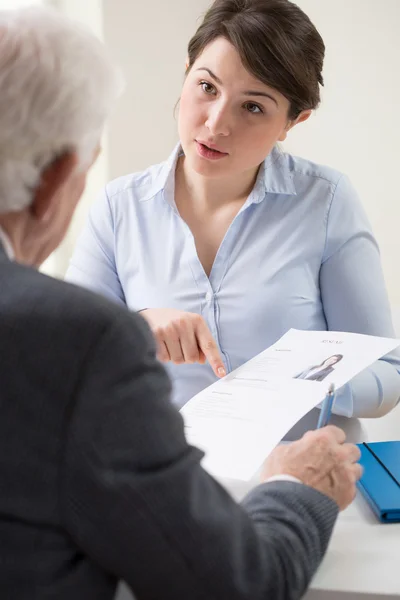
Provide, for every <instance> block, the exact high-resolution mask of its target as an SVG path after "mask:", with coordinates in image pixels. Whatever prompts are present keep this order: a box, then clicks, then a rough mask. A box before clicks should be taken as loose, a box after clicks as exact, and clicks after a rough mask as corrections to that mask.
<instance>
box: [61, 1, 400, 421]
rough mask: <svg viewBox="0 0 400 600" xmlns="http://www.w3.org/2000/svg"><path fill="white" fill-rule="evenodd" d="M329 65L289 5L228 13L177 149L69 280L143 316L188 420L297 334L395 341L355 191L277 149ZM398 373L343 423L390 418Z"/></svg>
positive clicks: (208, 35) (377, 372) (100, 218)
mask: <svg viewBox="0 0 400 600" xmlns="http://www.w3.org/2000/svg"><path fill="white" fill-rule="evenodd" d="M323 59H324V43H323V41H322V39H321V37H320V35H319V33H318V32H317V30H316V29H315V27H314V26H313V25H312V23H311V22H310V20H309V18H308V17H307V16H306V15H305V14H304V13H303V12H302V11H301V10H300V9H299V8H298V7H297V6H296V5H294V4H292V3H291V2H289V1H287V0H217V1H216V2H215V3H214V4H213V5H212V7H211V8H210V10H209V11H208V12H207V14H206V16H205V18H204V21H203V23H202V24H201V25H200V27H199V29H198V31H197V32H196V34H195V35H194V37H193V38H192V39H191V41H190V43H189V47H188V63H187V70H186V78H185V82H184V85H183V89H182V94H181V98H180V106H179V118H178V126H179V137H180V144H179V146H178V147H177V148H176V149H175V150H174V152H173V153H172V155H171V156H170V157H169V159H168V160H167V161H166V162H165V163H162V164H160V165H155V166H152V167H150V168H149V169H147V170H146V171H144V172H143V173H138V174H137V173H136V174H133V175H129V176H126V177H122V178H120V179H117V180H116V181H113V182H112V183H110V184H109V185H108V186H107V187H106V189H105V190H104V192H103V194H102V196H101V198H100V199H99V201H98V203H97V204H96V205H95V206H94V207H93V210H92V212H91V215H90V218H89V222H88V224H87V226H86V229H85V230H84V232H83V234H82V236H81V239H80V241H79V243H78V247H77V249H76V252H75V255H74V257H73V259H72V262H71V266H70V269H69V272H68V275H67V277H68V279H69V280H70V281H74V282H76V283H78V284H81V285H84V286H87V287H89V288H92V289H94V290H96V291H98V292H100V293H103V294H104V295H106V296H108V297H109V298H112V299H114V300H115V301H116V302H120V303H124V304H126V305H127V306H128V307H129V308H131V309H132V310H137V311H142V314H143V317H144V318H145V319H147V321H148V322H149V324H150V326H151V328H152V330H153V332H154V334H155V336H156V339H157V342H158V354H159V357H160V359H161V360H163V361H165V362H167V363H168V365H167V366H168V370H169V373H170V376H171V379H172V381H173V386H174V402H175V403H176V405H177V406H178V407H180V406H182V405H183V404H184V403H185V402H186V401H187V400H188V399H190V398H191V397H192V396H193V395H195V394H196V393H197V392H199V391H200V390H202V389H203V388H205V387H206V386H208V385H210V384H211V383H213V382H214V381H215V380H216V378H217V377H218V376H223V375H224V374H225V373H226V372H230V371H231V370H232V369H235V368H236V367H238V366H239V365H241V364H243V363H244V362H246V361H247V360H249V359H250V358H252V357H253V356H254V355H256V354H257V353H259V352H261V351H262V350H264V349H265V348H266V347H268V346H269V345H270V344H272V343H273V342H275V341H276V340H277V339H278V338H279V337H280V336H281V335H283V334H284V333H285V332H286V331H287V330H288V329H289V328H291V327H294V328H298V329H311V330H327V329H331V330H342V331H353V332H361V333H365V334H372V335H382V336H387V337H392V336H393V329H392V323H391V317H390V309H389V305H388V299H387V295H386V290H385V285H384V280H383V276H382V269H381V265H380V259H379V251H378V248H377V244H376V242H375V240H374V237H373V235H372V233H371V229H370V226H369V223H368V221H367V219H366V216H365V214H364V211H363V209H362V207H361V205H360V203H359V201H358V199H357V196H356V193H355V191H354V189H353V188H352V186H351V184H350V182H349V180H348V179H347V178H346V177H345V176H343V175H341V174H340V173H338V172H336V171H334V170H332V169H330V168H327V167H323V166H320V165H317V164H314V163H311V162H310V161H307V160H304V159H301V158H296V157H293V156H290V155H288V154H284V153H283V152H282V151H281V150H280V149H279V148H278V142H282V141H283V140H285V138H286V136H287V134H288V132H289V131H290V129H292V128H293V127H295V126H297V125H298V124H300V123H302V122H304V121H306V120H307V119H308V118H309V117H310V115H311V114H312V111H313V110H314V109H315V108H316V107H317V106H318V104H319V101H320V89H319V88H320V85H322V83H323V79H322V73H321V72H322V65H323ZM206 359H208V363H207V364H205V361H206ZM399 364H400V363H399V360H398V357H397V356H395V355H391V356H387V357H385V359H384V360H381V361H378V362H377V363H376V364H374V365H373V366H372V368H371V369H368V370H367V371H365V372H364V373H362V374H361V375H360V376H358V377H356V378H355V379H354V380H353V381H352V382H351V384H349V385H347V386H345V387H344V388H343V389H342V390H341V392H340V393H339V394H338V396H337V400H336V404H335V409H336V411H337V412H339V413H341V414H344V415H347V416H351V415H354V416H356V415H357V416H358V415H364V416H367V415H368V416H373V415H380V414H384V413H385V412H387V411H388V410H390V409H391V408H392V407H393V406H394V405H395V404H396V403H397V400H398V398H399V396H400V375H399V373H398V371H397V367H398V366H399Z"/></svg>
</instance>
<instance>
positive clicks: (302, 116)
mask: <svg viewBox="0 0 400 600" xmlns="http://www.w3.org/2000/svg"><path fill="white" fill-rule="evenodd" d="M312 112H313V111H312V110H311V109H310V110H303V111H302V112H301V113H300V114H299V116H298V117H297V118H296V119H293V121H288V124H287V125H286V127H285V129H284V130H283V131H282V133H281V135H280V137H279V142H283V141H284V140H286V137H287V134H288V132H289V131H290V130H291V129H292V128H293V127H294V126H295V125H298V124H299V123H303V122H304V121H307V119H309V118H310V117H311V115H312Z"/></svg>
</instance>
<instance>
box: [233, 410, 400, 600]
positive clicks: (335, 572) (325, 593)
mask: <svg viewBox="0 0 400 600" xmlns="http://www.w3.org/2000/svg"><path fill="white" fill-rule="evenodd" d="M317 415H318V412H317V411H312V412H311V413H309V414H308V415H306V417H304V419H302V421H300V422H299V423H298V424H297V425H296V426H295V427H294V428H293V429H292V430H291V432H290V433H289V434H288V436H287V439H289V440H293V439H297V438H298V437H300V436H301V435H302V433H303V432H305V431H307V430H308V429H314V428H315V425H316V423H317V418H318V416H317ZM331 423H333V424H335V425H338V426H339V427H341V428H342V429H344V430H345V431H346V434H347V438H348V440H349V441H352V442H361V441H371V442H379V441H387V440H396V439H397V440H399V439H400V407H397V408H396V409H395V410H394V411H392V413H390V414H389V415H387V416H385V417H382V418H381V419H360V420H356V419H354V420H348V419H344V418H341V417H333V418H332V419H331ZM225 485H226V487H227V488H228V489H229V491H230V492H231V493H232V495H233V496H234V497H235V498H236V499H238V500H239V499H240V498H241V497H243V495H244V493H245V492H246V491H247V490H246V489H245V488H244V487H243V485H238V484H237V483H235V482H229V483H228V482H225ZM378 598H379V599H382V600H383V599H384V600H394V599H395V598H396V599H399V598H400V523H399V524H398V525H397V524H390V525H383V524H380V523H379V522H378V521H377V519H376V518H375V516H374V514H373V513H372V511H371V509H370V508H369V506H368V505H367V504H366V502H365V500H364V498H363V497H362V496H361V495H360V494H358V495H357V498H356V499H355V501H354V502H353V504H352V505H351V506H349V508H348V509H347V510H345V511H344V512H343V513H341V514H340V516H339V519H338V521H337V524H336V526H335V529H334V532H333V536H332V539H331V542H330V545H329V548H328V552H327V554H326V556H325V558H324V560H323V562H322V564H321V566H320V568H319V569H318V572H317V573H316V576H315V578H314V580H313V582H312V584H311V587H310V590H309V592H308V593H307V594H306V596H305V597H304V600H378Z"/></svg>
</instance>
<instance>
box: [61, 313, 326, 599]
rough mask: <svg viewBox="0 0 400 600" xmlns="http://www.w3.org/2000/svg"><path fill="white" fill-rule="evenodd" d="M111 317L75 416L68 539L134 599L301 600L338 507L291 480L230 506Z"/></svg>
mask: <svg viewBox="0 0 400 600" xmlns="http://www.w3.org/2000/svg"><path fill="white" fill-rule="evenodd" d="M116 312H118V315H119V316H118V317H115V318H114V319H113V323H112V324H109V325H107V327H105V329H104V332H103V333H102V335H101V336H100V338H99V339H97V340H96V341H95V343H94V344H93V348H92V351H91V353H90V355H89V356H88V359H87V364H86V366H85V368H84V369H83V372H82V375H81V380H80V383H79V386H78V389H77V393H76V398H75V402H74V405H73V407H72V408H71V414H70V417H69V425H68V430H67V433H66V439H65V452H64V457H63V469H62V485H61V493H60V503H61V514H62V515H63V517H62V518H63V523H64V526H65V528H66V529H67V530H68V532H69V534H70V535H71V537H72V538H73V539H74V540H75V543H76V544H77V546H78V547H79V548H80V549H81V551H82V552H84V553H85V554H86V555H88V556H89V557H90V558H91V559H92V560H93V561H95V562H96V563H97V564H98V565H100V566H101V567H102V568H103V569H104V570H106V571H107V572H108V573H110V574H113V575H114V576H115V577H116V578H118V579H123V580H125V581H126V582H127V583H128V585H129V586H130V587H131V589H132V591H133V592H134V594H136V595H137V597H138V598H140V599H141V600H158V599H160V600H188V599H189V598H190V600H197V599H204V600H205V599H207V600H213V599H215V600H225V599H226V600H261V599H264V600H266V599H267V598H274V600H294V599H297V598H300V597H301V596H302V594H303V593H304V591H305V589H306V587H307V585H308V583H309V581H310V579H311V577H312V575H313V573H314V572H315V570H316V568H317V567H318V565H319V563H320V561H321V559H322V557H323V555H324V552H325V550H326V547H327V544H328V541H329V538H330V534H331V531H332V528H333V525H334V522H335V519H336V516H337V506H336V504H335V503H334V502H333V501H331V500H330V499H329V498H327V497H325V496H323V495H322V494H320V493H319V492H317V491H315V490H313V489H311V488H308V487H307V486H304V485H301V484H297V483H292V482H288V481H286V482H285V481H283V482H271V483H267V484H264V485H262V486H260V487H259V488H256V489H255V490H253V492H252V493H251V494H250V495H249V496H248V497H247V498H246V499H245V500H244V502H243V505H242V506H241V505H239V504H237V503H236V502H234V501H233V499H232V498H231V497H230V496H229V495H228V493H227V492H226V491H225V490H224V489H223V488H222V487H221V486H220V485H219V484H218V483H217V482H216V481H215V480H214V479H212V477H211V476H209V475H208V474H207V473H206V472H205V471H204V470H203V468H202V467H201V464H200V461H201V458H202V453H201V452H200V451H199V450H197V449H196V448H193V447H191V446H189V445H188V444H187V443H186V440H185V436H184V427H183V421H182V418H181V416H180V414H179V413H178V412H177V411H176V410H175V408H174V407H173V406H172V405H171V404H170V401H169V393H170V384H169V381H168V379H167V376H166V374H165V372H164V370H163V368H162V367H161V366H160V365H159V364H158V362H157V361H156V359H155V353H154V347H153V342H152V340H151V337H150V332H149V330H148V328H147V325H146V324H145V323H144V321H143V320H142V319H141V318H140V317H139V316H137V315H132V314H129V313H128V312H127V311H116ZM122 313H123V315H122Z"/></svg>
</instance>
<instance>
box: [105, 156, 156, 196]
mask: <svg viewBox="0 0 400 600" xmlns="http://www.w3.org/2000/svg"><path fill="white" fill-rule="evenodd" d="M166 163H167V161H164V162H161V163H158V164H154V165H151V166H150V167H147V169H144V170H143V171H136V172H134V173H129V174H128V175H122V176H120V177H117V178H116V179H113V180H112V181H110V182H109V183H108V184H107V185H106V194H107V196H108V198H109V200H111V199H112V198H115V197H118V196H121V195H126V194H129V195H133V196H134V197H135V198H136V199H137V200H146V199H148V198H149V197H151V195H154V194H155V193H156V191H157V190H156V188H157V182H158V180H159V178H160V175H161V174H162V172H163V170H164V168H165V165H166ZM158 191H159V190H158Z"/></svg>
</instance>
